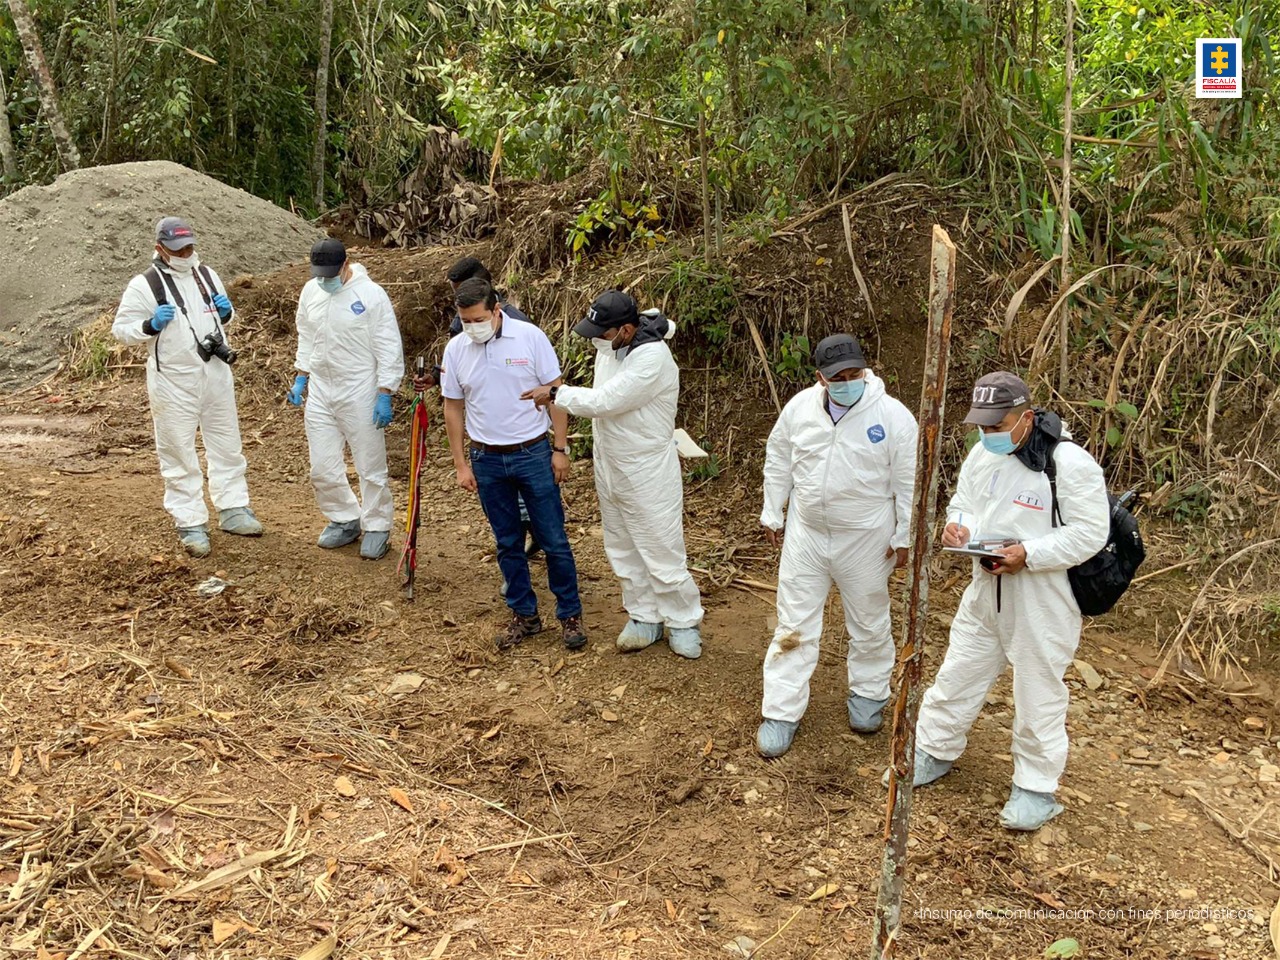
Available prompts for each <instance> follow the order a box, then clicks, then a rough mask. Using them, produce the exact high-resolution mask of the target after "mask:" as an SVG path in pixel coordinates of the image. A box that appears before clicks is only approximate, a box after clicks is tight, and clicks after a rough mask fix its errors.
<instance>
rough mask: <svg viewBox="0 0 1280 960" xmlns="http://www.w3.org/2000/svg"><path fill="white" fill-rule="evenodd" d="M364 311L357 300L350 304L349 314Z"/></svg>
mask: <svg viewBox="0 0 1280 960" xmlns="http://www.w3.org/2000/svg"><path fill="white" fill-rule="evenodd" d="M364 309H365V307H364V304H363V303H362V302H361V301H359V300H356V301H354V302H353V303H352V304H351V312H352V313H354V314H361V313H364Z"/></svg>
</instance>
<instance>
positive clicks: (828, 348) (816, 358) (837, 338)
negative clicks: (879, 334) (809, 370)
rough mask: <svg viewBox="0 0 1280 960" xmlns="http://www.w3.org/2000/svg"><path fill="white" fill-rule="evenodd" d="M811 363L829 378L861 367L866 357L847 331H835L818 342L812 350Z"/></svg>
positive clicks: (865, 363)
mask: <svg viewBox="0 0 1280 960" xmlns="http://www.w3.org/2000/svg"><path fill="white" fill-rule="evenodd" d="M813 365H814V366H815V367H817V368H818V372H819V373H820V374H822V376H823V377H824V378H826V379H827V380H830V379H831V378H832V377H834V376H835V375H836V374H837V373H843V372H844V371H846V370H861V369H863V368H864V367H865V366H866V365H867V358H866V357H865V356H864V355H863V353H862V347H861V345H860V344H859V343H858V341H857V338H855V337H853V336H851V335H850V334H847V333H835V334H832V335H831V336H829V337H825V338H823V340H822V341H820V342H819V343H818V348H817V349H816V350H814V351H813Z"/></svg>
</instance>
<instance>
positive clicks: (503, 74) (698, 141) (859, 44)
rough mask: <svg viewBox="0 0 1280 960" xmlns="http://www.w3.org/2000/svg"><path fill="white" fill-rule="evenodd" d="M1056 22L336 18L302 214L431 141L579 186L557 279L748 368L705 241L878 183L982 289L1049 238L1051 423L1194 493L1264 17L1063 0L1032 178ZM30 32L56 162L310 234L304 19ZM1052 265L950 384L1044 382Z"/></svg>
mask: <svg viewBox="0 0 1280 960" xmlns="http://www.w3.org/2000/svg"><path fill="white" fill-rule="evenodd" d="M1065 2H1066V0H999V2H996V0H920V2H911V3H908V2H902V0H858V2H854V0H830V2H826V3H821V4H797V3H795V2H793V0H750V2H748V0H670V2H658V0H618V2H610V3H599V2H595V0H353V2H351V3H349V4H341V5H338V7H337V8H336V15H335V21H334V28H333V29H334V33H333V46H332V49H333V54H332V57H331V60H332V63H331V65H330V69H329V72H328V104H329V106H328V112H329V121H328V125H327V129H326V131H325V138H324V144H325V155H326V157H327V160H328V163H327V165H326V168H327V170H328V171H329V175H328V179H327V181H326V184H325V191H324V197H325V201H326V205H327V206H334V205H336V204H338V203H344V202H345V203H349V204H350V205H351V206H352V207H353V208H354V209H355V210H356V211H357V212H358V213H359V212H361V211H367V210H369V209H370V208H376V207H379V206H385V205H388V204H392V203H396V202H398V201H400V200H402V199H404V194H405V192H406V191H410V192H418V193H422V192H424V191H425V192H429V191H430V190H432V189H436V188H437V187H438V186H439V181H440V178H439V177H436V179H435V180H432V178H431V177H424V176H421V175H418V174H419V172H420V171H421V170H422V169H423V168H424V166H426V165H428V164H429V162H430V161H431V158H432V157H436V158H437V160H438V157H439V153H440V148H439V131H440V128H448V129H456V130H458V131H460V132H461V133H463V134H464V135H465V136H466V137H467V138H468V139H469V141H470V144H471V146H472V147H473V148H474V150H470V151H468V150H459V151H457V152H456V153H455V154H450V157H451V158H452V159H450V161H449V162H450V163H451V164H453V166H454V167H458V166H467V167H469V169H466V170H461V169H455V170H454V173H455V174H457V175H459V176H467V177H470V178H471V179H472V180H474V181H476V182H477V183H488V182H489V180H490V179H491V178H492V177H494V176H497V175H503V176H506V177H511V178H524V179H531V180H538V181H544V182H554V181H560V180H564V179H567V178H580V183H581V185H582V190H581V195H580V199H581V200H582V204H581V206H580V207H579V208H578V209H577V212H576V218H575V219H574V220H573V221H572V223H571V224H570V225H569V226H568V228H567V229H566V231H565V235H564V237H563V247H561V248H560V249H561V250H562V251H563V258H564V263H565V264H571V263H572V262H573V261H574V260H578V259H583V258H589V257H595V256H599V255H601V254H614V253H617V252H619V251H621V250H624V249H634V250H640V251H644V250H648V251H650V252H652V254H653V257H654V262H655V264H657V263H659V262H660V263H661V264H662V266H661V268H660V269H659V268H655V269H654V270H653V281H652V286H651V288H650V289H651V290H656V292H657V294H658V302H660V303H661V304H662V305H663V306H664V308H665V309H666V310H667V312H668V313H669V314H670V315H671V316H673V317H676V318H677V320H678V321H679V322H681V323H682V324H683V325H684V326H685V329H688V330H692V331H693V332H694V333H695V334H696V335H695V336H694V337H691V338H690V340H689V341H687V342H688V343H689V345H690V347H692V348H693V349H694V350H695V351H696V354H697V355H698V356H699V357H705V358H708V359H713V358H714V359H716V360H717V361H718V362H724V358H725V357H727V356H729V355H732V356H734V357H735V358H736V359H738V360H742V359H744V358H747V359H749V360H750V362H752V363H754V362H755V360H754V359H752V358H751V356H752V355H751V350H752V349H753V347H752V341H751V340H750V339H748V337H747V336H745V333H746V331H744V330H743V329H741V324H743V323H744V321H743V320H742V319H740V318H741V316H742V313H743V309H742V303H741V302H740V294H741V291H740V290H739V289H738V288H736V287H735V284H741V278H738V277H734V276H732V275H730V273H729V271H728V270H726V269H725V268H723V266H722V265H721V264H720V262H719V261H720V259H721V258H720V256H718V254H717V251H719V250H721V249H723V248H722V243H723V241H724V240H725V239H726V238H727V239H729V240H730V241H742V242H751V240H752V238H755V239H756V240H758V239H760V238H763V237H766V236H768V235H769V234H770V232H772V231H773V230H774V229H776V228H777V226H778V225H779V224H780V223H781V222H782V221H784V220H785V219H786V218H787V217H788V216H791V215H793V214H795V213H796V212H798V211H801V210H802V209H812V208H813V207H814V206H819V205H822V204H824V203H829V202H831V201H833V200H836V199H838V198H840V197H841V196H844V195H846V194H847V193H848V192H850V191H851V190H854V189H856V188H858V187H859V186H863V185H866V184H869V183H872V182H874V181H875V180H877V179H879V178H881V177H884V176H887V175H891V174H898V175H902V174H904V173H908V172H909V174H910V176H911V177H912V178H913V179H915V180H917V181H919V182H921V183H927V184H932V185H934V186H937V187H941V188H944V189H945V196H946V197H947V198H949V199H951V200H954V202H955V203H956V205H957V206H958V207H963V208H964V209H966V210H967V211H968V215H966V218H965V219H966V222H967V223H968V225H969V227H970V230H971V231H973V235H974V236H977V237H981V238H983V240H984V242H983V243H982V245H981V246H979V245H974V246H973V247H972V248H971V249H968V250H966V255H967V256H969V257H970V259H971V261H972V263H971V264H970V265H971V266H975V267H976V268H977V269H978V270H985V271H987V272H988V273H990V274H992V275H995V276H996V277H1005V278H1009V284H1008V286H1009V287H1010V289H1009V290H1008V291H1007V293H1008V295H1009V296H1012V293H1013V290H1012V289H1011V288H1012V287H1013V286H1016V285H1020V284H1021V283H1023V282H1025V281H1026V280H1027V279H1028V278H1029V277H1030V276H1031V275H1032V272H1033V271H1034V270H1036V268H1037V267H1038V266H1039V265H1040V264H1044V263H1046V262H1048V261H1051V260H1052V259H1053V258H1054V257H1055V255H1056V254H1058V253H1059V252H1060V251H1061V250H1062V248H1063V221H1064V219H1065V220H1066V221H1067V224H1068V226H1069V232H1070V237H1071V244H1070V248H1071V252H1070V258H1069V260H1070V262H1069V263H1068V264H1066V265H1065V266H1066V267H1067V268H1068V270H1067V271H1065V272H1067V273H1068V275H1069V278H1070V280H1071V281H1080V282H1079V286H1078V287H1075V288H1074V289H1073V291H1072V294H1071V296H1070V297H1069V299H1068V310H1069V315H1070V323H1069V333H1068V337H1069V340H1068V346H1069V348H1070V351H1071V355H1072V356H1073V357H1075V358H1078V362H1077V363H1074V364H1072V365H1071V368H1070V369H1069V370H1068V371H1066V374H1067V379H1068V380H1069V383H1064V384H1057V383H1054V386H1057V387H1059V388H1061V387H1063V386H1067V387H1069V388H1070V389H1071V390H1072V394H1071V395H1072V396H1074V397H1084V398H1088V397H1097V398H1099V399H1098V401H1097V404H1096V405H1095V406H1094V407H1090V406H1085V405H1080V406H1078V407H1077V408H1076V409H1079V410H1081V411H1082V412H1083V415H1084V416H1085V418H1086V429H1087V431H1088V432H1089V433H1091V434H1092V436H1093V437H1094V438H1095V439H1096V440H1098V441H1100V443H1099V446H1100V447H1101V448H1103V449H1105V451H1106V453H1107V456H1108V457H1111V458H1114V459H1116V460H1117V461H1119V460H1123V461H1124V462H1125V464H1126V466H1127V468H1131V469H1132V470H1133V471H1135V472H1141V473H1145V474H1147V475H1148V476H1150V477H1153V478H1154V477H1160V478H1163V479H1162V480H1161V482H1163V480H1164V479H1169V480H1172V481H1173V482H1174V483H1175V484H1180V485H1182V486H1186V485H1187V484H1188V483H1189V482H1190V480H1191V479H1196V478H1191V477H1188V476H1187V474H1188V471H1192V472H1194V471H1199V472H1200V474H1201V475H1202V476H1201V477H1200V478H1199V479H1204V480H1205V482H1212V481H1211V479H1210V478H1209V474H1211V473H1212V471H1213V465H1214V463H1217V462H1224V461H1227V460H1231V459H1232V458H1233V456H1232V454H1233V451H1232V449H1231V447H1230V446H1229V445H1238V444H1240V443H1244V442H1250V443H1252V444H1253V447H1252V448H1251V449H1254V450H1256V449H1257V448H1258V445H1259V436H1258V434H1257V433H1256V431H1254V432H1249V431H1245V432H1246V433H1248V436H1244V437H1242V436H1238V435H1237V436H1232V437H1230V438H1229V439H1228V438H1225V437H1224V434H1223V433H1222V432H1221V431H1218V432H1217V433H1215V417H1216V415H1217V413H1218V411H1220V410H1226V409H1229V408H1232V407H1237V408H1241V409H1244V410H1247V411H1248V415H1247V416H1248V417H1251V418H1253V419H1252V422H1253V423H1263V422H1265V420H1266V409H1267V405H1268V404H1270V403H1273V402H1274V395H1273V388H1274V382H1275V380H1276V376H1277V365H1278V363H1280V319H1278V317H1280V293H1277V290H1278V289H1280V287H1278V285H1277V283H1276V276H1277V274H1276V264H1277V263H1280V200H1278V199H1277V197H1276V193H1275V184H1276V183H1277V182H1280V126H1278V125H1277V122H1276V110H1277V106H1278V98H1280V71H1278V70H1277V62H1278V60H1280V4H1278V3H1276V2H1275V0H1222V2H1217V3H1206V2H1202V0H1076V7H1075V9H1076V21H1075V22H1076V29H1075V34H1074V51H1075V55H1074V62H1075V77H1074V85H1073V90H1074V93H1073V97H1072V105H1073V115H1072V136H1073V148H1072V150H1071V151H1070V157H1069V164H1067V165H1066V166H1067V169H1066V170H1065V171H1064V163H1063V160H1062V158H1063V153H1064V139H1065V132H1064V128H1065V126H1066V122H1067V117H1066V110H1065V107H1066V103H1065V90H1066V82H1067V75H1068V71H1067V62H1066V57H1065V54H1064V49H1065V42H1064V41H1065V16H1064V12H1065V5H1064V4H1065ZM34 12H35V14H36V23H37V27H38V29H39V32H40V33H41V36H42V39H43V43H44V47H45V50H46V52H47V54H48V59H49V63H50V68H51V71H52V74H53V79H54V82H55V84H56V86H57V88H58V90H59V92H60V96H61V99H62V104H63V113H64V114H65V115H66V118H67V121H68V126H69V127H70V129H71V132H72V135H73V137H74V139H75V141H76V145H77V146H78V147H79V150H80V153H81V155H82V156H83V157H84V158H85V162H95V163H104V162H113V161H120V160H129V159H156V158H168V159H173V160H178V161H180V162H183V163H186V164H189V165H191V166H194V167H197V168H199V169H202V170H205V171H207V172H210V173H212V174H214V175H215V176H217V177H219V178H221V179H223V180H225V181H227V182H229V183H232V184H235V185H237V186H242V187H244V188H246V189H248V190H251V191H253V192H255V193H258V194H260V195H262V196H266V197H269V198H270V199H272V200H275V201H276V202H278V203H281V204H284V205H289V204H291V203H292V204H293V205H295V206H296V207H298V208H299V209H302V210H304V211H311V210H312V209H313V203H312V200H311V197H312V188H311V187H312V185H311V182H310V179H309V178H310V167H311V164H310V157H311V151H312V147H313V143H314V140H315V136H316V130H317V126H318V124H317V117H316V113H315V110H316V108H315V106H314V104H315V93H316V91H315V89H314V88H315V83H316V68H317V59H318V56H319V50H320V49H321V35H322V30H321V28H320V27H319V26H318V25H317V20H318V19H319V18H318V17H317V16H316V11H315V5H314V4H311V3H306V2H303V0H277V2H275V3H271V4H264V3H253V2H249V0H183V2H179V0H146V2H143V0H107V2H102V0H92V2H90V0H40V2H39V3H38V4H34ZM1201 36H1237V37H1240V38H1241V40H1242V44H1243V63H1244V68H1245V77H1244V86H1245V96H1244V98H1243V99H1240V100H1218V101H1200V100H1196V99H1194V98H1193V97H1192V96H1191V92H1190V82H1191V78H1192V77H1193V75H1194V41H1195V39H1196V38H1197V37H1201ZM0 76H2V77H3V79H4V81H5V87H6V88H7V90H8V109H9V117H10V125H11V127H12V132H13V141H14V145H15V151H14V156H15V157H16V160H17V168H16V171H15V172H14V173H13V174H12V175H11V176H9V177H8V179H9V181H10V182H14V181H16V182H29V181H35V180H45V179H48V178H49V177H51V176H52V175H53V174H54V173H55V172H56V170H57V155H56V153H55V151H54V147H53V143H52V139H51V137H50V136H49V135H48V131H47V130H46V128H45V126H44V122H43V119H42V116H41V113H40V111H39V108H38V101H37V97H36V90H35V86H34V83H33V81H32V78H31V76H30V74H29V73H28V71H27V68H26V67H25V65H24V60H23V57H22V50H21V47H20V45H19V43H18V40H17V37H16V35H15V33H14V28H13V25H12V23H11V22H10V21H9V20H8V19H7V18H6V19H0ZM1064 173H1068V174H1069V179H1070V184H1071V188H1072V189H1071V196H1072V202H1071V204H1070V206H1069V208H1068V206H1067V205H1066V204H1064V202H1063V196H1062V186H1063V181H1064ZM433 185H435V186H433ZM444 189H447V185H445V187H444ZM428 199H430V198H429V197H428ZM700 229H701V230H703V231H705V232H704V233H703V238H702V243H701V244H698V243H697V235H698V232H699V230H700ZM675 238H679V242H672V241H673V239H675ZM690 238H693V239H692V240H691V239H690ZM691 246H692V247H693V249H690V247H691ZM698 247H700V248H701V249H698ZM1063 266H1064V265H1062V264H1050V266H1048V267H1046V268H1045V271H1044V272H1043V273H1041V274H1040V275H1039V276H1040V280H1038V281H1036V282H1035V283H1033V284H1031V289H1030V290H1029V293H1030V296H1029V297H1028V299H1027V301H1026V302H1025V303H1024V306H1023V308H1022V311H1021V314H1020V315H1019V316H1018V318H1017V319H1018V321H1019V323H1017V324H1014V323H1012V322H1010V323H1009V324H1008V325H1007V326H1006V327H1005V328H1004V329H1003V330H1002V329H1000V328H1001V324H1000V323H999V322H998V318H987V321H988V322H987V327H988V331H987V332H986V333H984V334H983V335H982V341H981V342H980V343H976V344H971V345H966V346H967V354H966V352H964V351H963V350H958V351H957V354H958V356H959V357H964V358H965V366H969V365H983V366H985V365H987V364H989V363H991V362H994V361H996V360H997V358H998V360H999V362H1001V363H1003V364H1008V365H1012V366H1015V367H1017V368H1019V369H1020V370H1025V371H1028V372H1029V374H1030V375H1031V377H1032V379H1033V380H1035V381H1036V382H1037V383H1046V382H1050V381H1052V380H1054V379H1055V378H1053V377H1051V376H1050V375H1051V374H1052V373H1053V371H1054V368H1055V367H1056V366H1057V364H1056V360H1055V359H1054V358H1055V355H1056V347H1057V342H1056V340H1057V325H1056V323H1055V322H1053V318H1052V317H1048V318H1046V317H1045V314H1046V313H1047V312H1048V306H1049V304H1051V303H1053V302H1054V301H1055V300H1056V299H1057V298H1058V293H1057V292H1056V290H1061V289H1062V273H1060V271H1061V270H1062V268H1063ZM664 271H665V273H664ZM1015 278H1016V279H1015ZM1082 278H1083V279H1082ZM1055 288H1056V290H1055ZM1046 299H1047V302H1046ZM978 319H982V318H978ZM1024 320H1027V321H1028V322H1025V323H1024V322H1023V321H1024ZM735 324H737V325H738V328H737V329H735ZM1027 326H1029V327H1030V330H1029V331H1028V330H1025V329H1024V327H1027ZM1037 330H1038V331H1039V333H1038V334H1037ZM806 332H807V331H806ZM814 332H815V334H816V333H818V332H819V331H817V330H815V331H814ZM762 333H763V340H764V343H765V349H767V350H770V351H771V352H772V354H773V355H772V357H771V359H770V361H769V363H770V365H771V366H772V370H773V372H774V373H775V374H776V376H777V377H778V378H780V379H782V380H785V381H788V382H792V381H794V382H800V381H802V380H804V379H805V378H806V377H807V376H808V373H807V371H806V369H805V367H806V363H805V358H804V356H803V354H804V349H803V340H804V338H803V337H800V336H798V335H797V333H798V331H778V330H764V331H762ZM731 344H732V345H734V349H733V350H732V351H730V350H729V349H728V347H729V346H730V345H731ZM744 345H745V347H744ZM1268 384H1270V385H1271V388H1272V389H1269V388H1268V386H1267V385H1268ZM1224 444H1228V446H1224ZM1236 459H1239V458H1236Z"/></svg>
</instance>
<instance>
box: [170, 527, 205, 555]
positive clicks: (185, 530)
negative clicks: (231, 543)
mask: <svg viewBox="0 0 1280 960" xmlns="http://www.w3.org/2000/svg"><path fill="white" fill-rule="evenodd" d="M178 540H179V541H180V542H181V543H182V548H183V549H184V550H186V551H187V553H189V554H191V556H193V557H207V556H208V555H209V551H210V547H209V531H208V530H207V529H206V528H204V527H179V528H178Z"/></svg>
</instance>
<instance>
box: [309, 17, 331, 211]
mask: <svg viewBox="0 0 1280 960" xmlns="http://www.w3.org/2000/svg"><path fill="white" fill-rule="evenodd" d="M332 43H333V0H323V4H322V5H321V8H320V62H319V63H318V64H316V146H315V152H314V153H313V154H312V157H311V177H312V180H313V182H314V184H315V193H314V199H315V203H316V211H317V212H320V213H323V212H324V154H325V141H326V140H327V139H328V133H329V51H330V47H331V45H332Z"/></svg>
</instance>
